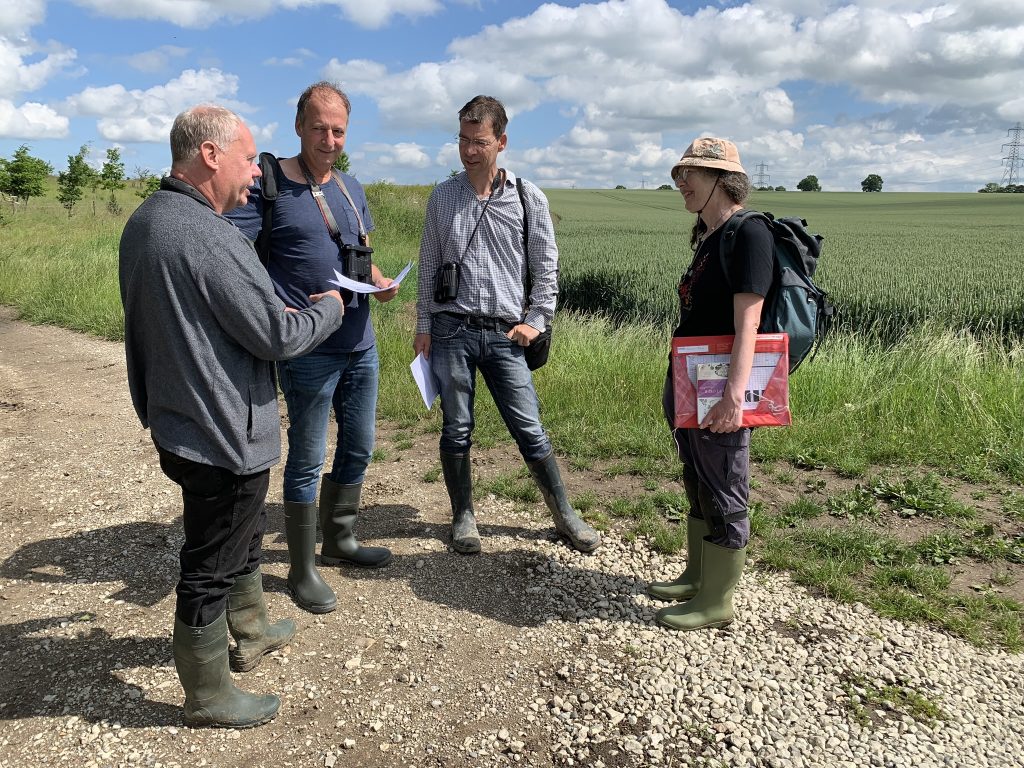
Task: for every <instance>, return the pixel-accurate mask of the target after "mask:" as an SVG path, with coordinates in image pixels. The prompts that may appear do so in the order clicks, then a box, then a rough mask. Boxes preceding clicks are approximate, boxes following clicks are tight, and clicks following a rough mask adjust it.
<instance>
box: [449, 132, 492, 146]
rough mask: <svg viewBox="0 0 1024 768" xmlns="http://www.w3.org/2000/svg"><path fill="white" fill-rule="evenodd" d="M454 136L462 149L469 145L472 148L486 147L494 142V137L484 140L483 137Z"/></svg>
mask: <svg viewBox="0 0 1024 768" xmlns="http://www.w3.org/2000/svg"><path fill="white" fill-rule="evenodd" d="M455 138H456V139H457V140H458V142H459V146H460V147H462V148H463V149H468V148H469V147H473V149H487V148H488V147H489V146H491V144H493V143H494V142H495V139H491V140H490V141H484V140H483V139H470V138H468V137H467V136H462V135H459V136H456V137H455Z"/></svg>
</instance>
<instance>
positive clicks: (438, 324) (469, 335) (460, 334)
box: [430, 314, 551, 462]
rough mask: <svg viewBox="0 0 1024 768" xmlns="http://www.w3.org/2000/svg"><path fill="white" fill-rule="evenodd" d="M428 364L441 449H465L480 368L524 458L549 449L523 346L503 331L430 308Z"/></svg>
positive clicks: (534, 458)
mask: <svg viewBox="0 0 1024 768" xmlns="http://www.w3.org/2000/svg"><path fill="white" fill-rule="evenodd" d="M430 366H431V368H432V369H433V371H434V375H435V376H436V377H437V381H438V386H439V388H440V390H441V411H442V414H443V417H444V418H443V420H442V427H441V450H442V451H444V452H445V453H466V452H467V451H468V450H469V449H470V447H471V446H472V444H473V440H472V435H473V426H474V421H473V401H474V397H475V394H476V372H477V371H478V370H479V371H480V373H481V374H482V375H483V377H484V383H486V384H487V389H489V390H490V392H491V397H493V398H494V404H495V405H496V406H497V407H498V413H500V414H501V418H502V420H503V421H504V422H505V426H506V427H508V431H509V434H510V435H512V437H513V439H515V441H516V445H517V446H519V453H521V454H522V456H523V459H525V460H526V461H527V462H534V461H540V460H541V459H543V458H545V457H546V456H547V455H548V454H549V453H551V441H550V440H548V436H547V433H545V432H544V427H543V426H542V425H541V423H540V403H539V402H538V400H537V391H536V390H535V389H534V388H533V375H532V374H531V373H530V369H529V368H527V367H526V359H525V358H524V357H523V348H522V347H521V346H519V345H518V344H516V343H515V342H514V341H511V340H509V339H508V337H506V336H505V334H504V333H503V332H502V331H492V330H485V329H482V328H470V327H467V326H466V325H465V323H464V322H463V321H461V320H459V319H457V318H453V317H448V316H446V315H443V314H435V315H434V317H433V323H432V327H431V331H430Z"/></svg>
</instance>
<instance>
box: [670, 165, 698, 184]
mask: <svg viewBox="0 0 1024 768" xmlns="http://www.w3.org/2000/svg"><path fill="white" fill-rule="evenodd" d="M700 173H701V170H700V168H683V169H682V170H680V171H676V172H675V174H674V176H673V178H674V179H675V181H676V184H680V183H682V182H685V181H686V180H687V179H688V178H689V177H690V176H692V175H693V174H698V175H699V174H700Z"/></svg>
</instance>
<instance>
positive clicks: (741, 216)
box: [718, 208, 775, 283]
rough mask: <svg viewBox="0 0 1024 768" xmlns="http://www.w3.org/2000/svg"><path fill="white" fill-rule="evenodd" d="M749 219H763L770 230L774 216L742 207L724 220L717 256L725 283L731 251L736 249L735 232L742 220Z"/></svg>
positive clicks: (740, 225)
mask: <svg viewBox="0 0 1024 768" xmlns="http://www.w3.org/2000/svg"><path fill="white" fill-rule="evenodd" d="M750 219H763V220H764V222H765V224H766V225H767V226H768V231H769V232H771V231H772V229H773V224H774V221H775V217H774V216H772V215H771V214H770V213H767V212H764V213H762V212H761V211H750V210H747V209H746V208H743V209H741V210H739V211H736V213H734V214H733V215H732V216H730V217H729V220H728V221H727V222H725V226H724V227H723V228H722V239H721V240H720V241H719V249H718V258H719V260H720V261H721V263H722V274H723V275H725V281H726V282H727V283H728V282H729V259H730V258H731V257H732V252H733V251H734V250H735V249H736V234H737V233H738V232H739V231H740V227H742V226H743V224H744V222H746V221H749V220H750Z"/></svg>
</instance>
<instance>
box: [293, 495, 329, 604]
mask: <svg viewBox="0 0 1024 768" xmlns="http://www.w3.org/2000/svg"><path fill="white" fill-rule="evenodd" d="M284 530H285V536H286V537H287V538H288V562H289V568H288V591H289V592H291V593H292V597H293V598H295V604H296V605H298V606H299V608H301V609H302V610H304V611H309V612H310V613H330V612H331V611H333V610H334V609H335V608H336V607H337V606H338V598H337V597H336V596H335V594H334V590H332V589H331V588H330V587H329V586H328V585H327V582H326V581H324V579H323V577H322V576H321V575H320V571H318V570H317V569H316V504H313V503H309V504H304V503H302V502H298V501H286V502H285V503H284Z"/></svg>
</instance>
